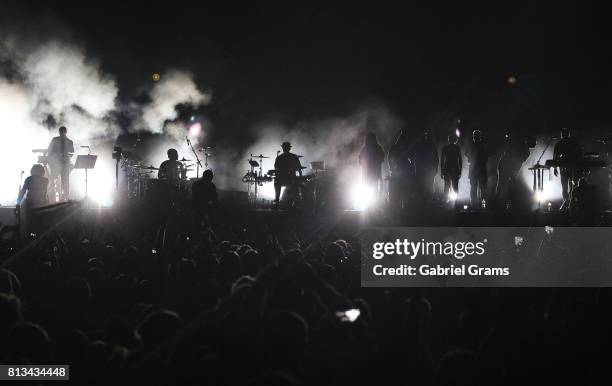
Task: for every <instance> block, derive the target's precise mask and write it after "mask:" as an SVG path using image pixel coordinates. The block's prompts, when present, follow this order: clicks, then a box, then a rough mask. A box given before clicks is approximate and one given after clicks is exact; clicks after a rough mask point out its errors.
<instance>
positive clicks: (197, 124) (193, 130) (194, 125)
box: [189, 122, 202, 138]
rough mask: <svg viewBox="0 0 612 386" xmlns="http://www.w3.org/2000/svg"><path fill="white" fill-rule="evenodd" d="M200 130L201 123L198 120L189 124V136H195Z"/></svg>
mask: <svg viewBox="0 0 612 386" xmlns="http://www.w3.org/2000/svg"><path fill="white" fill-rule="evenodd" d="M201 132H202V124H201V123H200V122H194V123H192V124H191V125H190V126H189V137H191V138H196V137H198V136H199V135H200V133H201Z"/></svg>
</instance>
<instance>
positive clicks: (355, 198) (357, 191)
mask: <svg viewBox="0 0 612 386" xmlns="http://www.w3.org/2000/svg"><path fill="white" fill-rule="evenodd" d="M375 198H376V193H375V191H374V187H373V186H367V185H365V184H363V183H359V184H357V185H355V186H354V187H353V188H352V189H351V203H352V205H353V208H354V209H356V210H360V211H363V210H366V209H368V207H369V206H371V205H372V204H373V203H374V200H375Z"/></svg>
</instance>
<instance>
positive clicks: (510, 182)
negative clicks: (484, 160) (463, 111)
mask: <svg viewBox="0 0 612 386" xmlns="http://www.w3.org/2000/svg"><path fill="white" fill-rule="evenodd" d="M527 158H529V146H528V145H527V144H526V143H525V141H523V140H520V139H517V138H515V137H514V136H512V135H511V134H509V133H508V134H506V144H505V147H504V149H503V151H502V154H501V156H500V157H499V161H498V162H497V186H496V187H495V194H496V196H497V197H498V199H499V200H500V202H501V203H504V204H507V203H508V202H512V201H513V200H512V197H513V196H515V195H514V194H512V192H513V191H516V190H517V188H518V187H519V186H517V185H518V184H520V181H518V178H519V173H520V171H521V167H522V166H523V163H524V162H525V161H526V160H527Z"/></svg>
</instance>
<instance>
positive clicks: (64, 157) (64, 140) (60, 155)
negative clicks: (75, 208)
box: [47, 126, 74, 201]
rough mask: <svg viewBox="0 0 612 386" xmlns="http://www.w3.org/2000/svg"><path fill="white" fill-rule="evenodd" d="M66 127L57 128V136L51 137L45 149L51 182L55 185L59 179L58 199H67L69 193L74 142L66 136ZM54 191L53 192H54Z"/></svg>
mask: <svg viewBox="0 0 612 386" xmlns="http://www.w3.org/2000/svg"><path fill="white" fill-rule="evenodd" d="M67 133H68V129H66V127H64V126H62V127H60V128H59V136H57V137H53V139H51V143H50V144H49V148H48V150H47V159H48V162H49V167H50V168H51V182H52V184H53V185H55V186H57V180H58V178H59V179H61V184H60V185H59V186H60V188H59V189H58V190H59V191H57V193H59V199H60V200H67V199H68V197H69V195H70V172H71V171H72V165H70V157H71V156H72V154H73V153H74V144H73V142H72V141H71V140H70V139H69V138H68V136H67ZM54 193H55V192H54ZM54 201H55V200H54Z"/></svg>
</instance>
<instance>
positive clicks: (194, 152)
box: [185, 136, 202, 178]
mask: <svg viewBox="0 0 612 386" xmlns="http://www.w3.org/2000/svg"><path fill="white" fill-rule="evenodd" d="M185 139H186V140H187V144H188V145H189V147H190V148H191V151H192V152H193V155H195V158H196V161H197V165H196V178H200V167H201V166H202V162H201V161H200V157H198V153H197V152H196V151H195V149H194V148H193V145H192V144H191V141H190V140H189V137H187V136H185Z"/></svg>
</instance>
